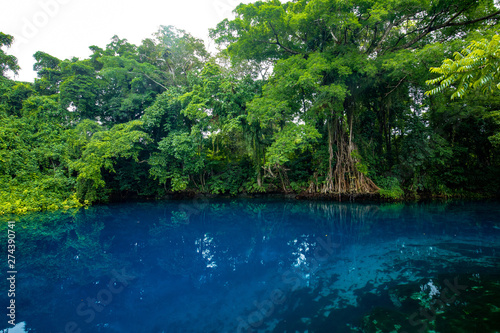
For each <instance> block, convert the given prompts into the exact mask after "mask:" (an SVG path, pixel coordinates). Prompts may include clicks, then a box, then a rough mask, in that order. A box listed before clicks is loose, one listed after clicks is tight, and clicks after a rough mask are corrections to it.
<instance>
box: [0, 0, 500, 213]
mask: <svg viewBox="0 0 500 333" xmlns="http://www.w3.org/2000/svg"><path fill="white" fill-rule="evenodd" d="M235 13H236V17H235V18H234V19H232V20H224V21H222V22H220V23H219V24H218V25H217V26H216V27H215V28H214V29H212V30H211V31H210V36H211V38H213V40H214V41H215V42H216V44H217V45H218V50H219V52H218V53H217V54H210V53H209V52H208V51H207V50H206V48H205V43H204V41H202V40H200V39H197V38H195V37H193V36H192V35H191V34H189V33H188V32H186V31H183V30H180V29H177V28H174V27H172V26H161V27H160V28H159V30H158V31H157V32H156V33H154V34H153V35H152V37H151V38H146V39H144V40H143V41H142V44H141V45H133V44H130V43H129V42H128V41H127V40H126V39H121V38H119V37H118V36H114V37H113V38H112V39H111V41H110V43H109V44H108V45H106V47H105V48H101V47H98V46H90V50H91V51H92V55H91V56H90V57H89V58H88V59H78V58H73V59H66V60H61V59H57V58H56V57H54V56H51V55H50V54H47V53H45V52H43V51H39V52H37V53H35V54H34V58H35V59H36V63H35V65H34V69H35V70H36V71H37V78H36V79H35V81H34V82H33V83H31V82H19V81H15V80H12V79H9V78H8V74H9V73H12V72H13V73H16V72H17V71H18V70H19V67H18V64H17V60H16V58H15V55H10V54H9V52H8V47H9V46H11V45H12V43H15V41H14V40H13V38H12V36H9V35H6V34H4V33H0V45H1V46H2V48H1V49H0V213H1V214H4V213H22V212H25V211H37V210H46V209H60V208H69V207H76V206H80V205H86V204H92V203H98V202H106V201H109V200H113V199H117V198H139V197H148V198H153V197H163V196H165V195H166V194H168V193H173V192H185V191H190V192H203V193H213V194H225V195H235V194H238V193H261V192H262V193H264V192H297V193H299V192H308V193H324V194H335V193H351V194H354V193H367V192H377V191H378V192H379V193H380V194H381V195H383V196H386V197H392V198H402V197H404V196H418V195H441V196H453V195H460V196H470V195H497V194H498V192H499V189H500V159H499V156H500V154H499V153H500V134H499V133H500V131H499V130H500V122H499V121H500V113H499V111H498V110H499V109H500V92H499V89H498V87H497V84H499V82H500V78H499V74H498V73H499V72H498V68H499V60H498V59H500V51H499V50H500V49H499V36H498V27H499V26H498V22H499V19H500V11H499V10H498V8H497V7H496V6H495V3H494V1H493V0H464V1H458V2H457V1H452V0H427V1H422V0H390V1H387V0H347V1H346V0H293V1H289V2H285V3H281V2H280V1H278V0H269V1H257V2H255V3H251V4H241V5H239V6H238V7H237V8H236V9H235ZM430 69H431V70H430ZM499 87H500V86H499ZM426 92H427V93H426Z"/></svg>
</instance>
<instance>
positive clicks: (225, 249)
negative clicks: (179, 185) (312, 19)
mask: <svg viewBox="0 0 500 333" xmlns="http://www.w3.org/2000/svg"><path fill="white" fill-rule="evenodd" d="M11 219H14V220H16V241H17V249H16V259H17V270H18V274H17V287H16V289H17V292H16V304H17V316H16V321H17V322H18V323H19V324H18V325H17V327H16V331H17V332H36V333H46V332H81V333H86V332H105V333H111V332H148V333H160V332H408V333H409V332H498V331H499V330H500V265H499V264H500V257H499V255H500V237H499V236H500V204H498V203H495V202H448V203H419V204H356V203H335V202H302V201H287V200H274V199H265V200H264V199H252V200H250V199H248V200H243V199H238V200H229V199H227V200H210V201H208V200H202V199H199V200H196V201H169V202H158V203H132V204H131V203H127V204H116V205H109V206H99V207H92V208H89V209H82V210H79V211H75V212H66V213H38V214H30V215H27V216H23V217H14V218H11ZM1 232H2V234H3V235H6V234H7V231H6V224H5V223H2V231H1ZM4 239H5V238H4ZM4 244H5V243H4ZM5 251H6V249H5V247H4V252H5ZM5 271H7V269H5ZM1 288H2V290H5V291H6V290H8V285H7V282H6V281H5V280H3V282H2V285H1ZM7 302H8V299H7V295H6V293H3V292H2V304H7ZM2 327H3V328H5V329H6V328H10V326H9V325H7V320H5V321H4V323H3V324H1V325H0V329H1V328H2ZM10 332H14V331H12V330H11V331H10Z"/></svg>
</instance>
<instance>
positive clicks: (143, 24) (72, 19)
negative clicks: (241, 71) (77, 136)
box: [0, 0, 251, 81]
mask: <svg viewBox="0 0 500 333" xmlns="http://www.w3.org/2000/svg"><path fill="white" fill-rule="evenodd" d="M240 2H244V3H249V2H251V1H250V0H177V1H174V0H163V1H161V0H140V1H137V0H136V1H134V0H2V3H1V4H2V10H1V11H0V31H1V32H3V33H6V34H8V35H13V36H14V37H15V40H14V44H13V46H12V47H11V48H9V49H5V48H4V51H6V52H7V54H11V55H14V56H15V57H17V59H18V61H19V65H20V66H21V70H20V71H19V75H18V76H17V77H16V78H15V79H17V80H20V81H33V79H34V78H35V77H36V74H35V72H34V71H33V64H34V59H33V54H34V53H35V52H37V51H43V52H46V53H48V54H50V55H53V56H55V57H57V58H59V59H69V58H72V57H74V56H75V57H78V58H81V59H83V58H87V57H88V56H89V55H90V54H91V52H90V50H89V46H91V45H97V46H99V47H101V48H104V47H105V46H106V44H108V43H109V42H110V40H111V37H113V35H118V37H120V38H122V39H124V38H125V39H127V40H128V41H129V42H130V43H133V44H136V45H139V44H140V43H141V41H142V40H143V39H145V38H149V37H151V35H152V34H153V33H154V32H156V31H157V30H158V28H159V26H160V25H173V26H175V27H177V28H179V29H183V30H186V31H187V32H189V33H191V34H192V35H193V36H195V37H198V38H201V39H203V40H204V41H205V43H206V44H207V43H209V38H208V29H209V28H215V26H216V25H217V23H218V22H220V21H222V20H223V19H224V18H226V17H233V14H232V10H233V9H234V8H235V7H236V6H237V5H238V4H239V3H240ZM212 47H213V45H212Z"/></svg>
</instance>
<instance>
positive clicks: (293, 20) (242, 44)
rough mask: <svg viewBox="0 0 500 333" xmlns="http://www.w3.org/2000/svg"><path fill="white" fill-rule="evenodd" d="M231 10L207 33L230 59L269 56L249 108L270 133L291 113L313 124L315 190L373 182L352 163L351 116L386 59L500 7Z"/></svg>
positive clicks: (317, 0) (353, 5)
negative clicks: (318, 153) (324, 166)
mask: <svg viewBox="0 0 500 333" xmlns="http://www.w3.org/2000/svg"><path fill="white" fill-rule="evenodd" d="M236 14H237V16H236V18H235V19H234V20H232V21H229V20H224V21H222V22H221V23H219V25H218V26H217V28H216V29H214V30H212V32H211V35H212V36H213V37H214V38H216V41H217V42H218V43H220V44H221V45H225V46H227V52H229V54H231V55H232V57H233V59H234V60H235V61H237V60H240V59H245V60H246V59H252V60H255V61H263V60H273V61H275V68H274V76H273V77H272V78H271V80H270V81H269V83H268V85H267V86H266V87H265V88H264V92H263V96H262V97H261V98H258V99H255V100H254V101H253V102H252V104H251V112H254V113H256V114H258V115H259V116H258V117H256V118H260V117H262V116H266V117H268V119H271V120H272V119H275V120H277V121H278V122H277V123H276V125H277V126H275V131H278V130H280V128H282V127H283V126H284V125H285V124H286V123H287V122H290V121H293V120H292V119H294V118H295V117H299V118H300V119H301V120H303V121H305V122H306V123H307V122H310V123H311V124H312V125H315V126H318V130H319V131H320V133H322V134H324V138H325V139H326V144H327V146H328V155H329V163H328V164H329V165H328V171H327V174H326V175H325V180H324V185H323V187H322V190H323V192H366V191H373V190H376V189H377V186H375V184H373V182H372V181H371V180H370V179H369V178H368V177H367V176H366V175H365V174H364V173H363V172H360V170H358V168H357V165H360V163H361V160H360V158H361V156H360V155H359V153H358V152H357V145H356V136H355V135H356V132H357V128H356V123H355V120H356V119H357V118H359V117H360V115H361V114H362V112H363V111H364V110H365V105H363V104H364V103H363V102H364V98H363V96H364V93H365V91H366V88H367V86H368V84H367V82H372V81H373V80H375V79H376V78H377V76H381V75H383V74H385V73H384V62H385V61H387V60H388V59H390V58H391V57H393V56H394V55H395V54H398V53H399V52H403V53H404V52H406V51H407V50H415V49H419V48H422V47H423V46H425V45H426V44H428V43H434V42H438V41H446V40H447V39H449V38H450V36H455V35H457V34H459V33H465V32H467V31H468V30H469V29H473V28H474V27H476V26H478V24H480V23H482V22H488V24H493V23H495V22H497V20H498V19H499V14H500V12H499V11H498V10H496V8H495V7H494V5H493V2H492V1H479V2H478V1H474V0H468V1H461V2H459V3H456V2H453V1H449V0H442V1H435V2H420V1H403V0H401V1H393V2H391V3H390V4H387V3H386V2H383V3H382V2H381V1H373V2H366V1H337V0H310V1H308V0H302V1H294V2H287V3H283V4H282V3H281V2H279V1H278V0H273V1H268V2H262V1H257V2H255V3H253V4H248V5H244V4H242V5H240V6H238V7H237V8H236ZM393 80H394V79H393ZM402 81H404V78H402V79H400V80H399V83H398V81H396V80H394V81H393V82H391V86H393V87H398V86H399V85H400V83H401V82H402ZM391 90H393V88H387V87H386V88H385V91H383V92H382V93H383V94H389V93H390V92H391ZM300 101H302V103H300ZM271 114H274V116H271ZM260 119H262V118H260ZM280 122H281V124H280ZM320 124H325V126H321V125H320ZM361 164H362V163H361Z"/></svg>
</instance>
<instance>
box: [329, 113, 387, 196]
mask: <svg viewBox="0 0 500 333" xmlns="http://www.w3.org/2000/svg"><path fill="white" fill-rule="evenodd" d="M327 126H328V152H329V154H330V156H329V164H328V174H327V178H326V182H325V185H324V186H323V189H322V192H323V193H371V192H375V191H378V190H379V187H378V186H377V185H375V183H373V181H372V180H371V179H370V178H368V177H367V176H365V175H364V174H363V173H361V172H360V171H359V170H358V168H357V166H356V165H357V163H358V162H359V161H358V160H357V158H356V157H354V156H353V152H354V151H355V150H356V147H355V144H354V143H353V141H352V116H351V117H346V116H345V115H344V114H342V115H340V116H334V117H332V118H330V119H329V120H328V124H327ZM347 131H348V133H347ZM333 145H336V147H337V151H336V152H335V155H334V147H333ZM334 157H335V158H336V161H335V168H334V167H333V159H334Z"/></svg>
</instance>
